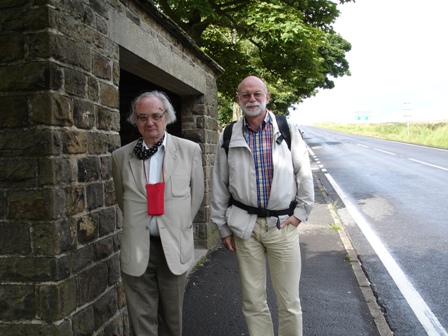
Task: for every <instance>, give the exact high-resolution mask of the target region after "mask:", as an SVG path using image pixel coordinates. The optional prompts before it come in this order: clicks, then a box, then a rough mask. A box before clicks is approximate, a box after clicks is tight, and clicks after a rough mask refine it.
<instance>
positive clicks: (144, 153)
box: [134, 135, 165, 160]
mask: <svg viewBox="0 0 448 336" xmlns="http://www.w3.org/2000/svg"><path fill="white" fill-rule="evenodd" d="M163 139H165V135H164V136H163V137H162V139H160V140H159V141H157V143H156V144H155V145H154V146H152V147H151V148H145V147H144V146H143V138H140V139H138V141H137V144H136V145H135V147H134V154H135V155H136V156H137V157H138V158H139V159H140V160H148V159H149V158H150V157H151V156H153V155H154V154H155V153H157V151H158V150H159V147H160V146H162V144H163Z"/></svg>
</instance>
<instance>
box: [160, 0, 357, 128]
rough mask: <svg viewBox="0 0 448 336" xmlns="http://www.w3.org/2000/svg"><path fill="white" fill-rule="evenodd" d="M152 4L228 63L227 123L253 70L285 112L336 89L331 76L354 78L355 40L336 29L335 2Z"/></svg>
mask: <svg viewBox="0 0 448 336" xmlns="http://www.w3.org/2000/svg"><path fill="white" fill-rule="evenodd" d="M347 1H350V0H340V3H341V4H342V3H344V2H347ZM153 2H154V5H155V6H157V8H158V9H159V10H160V11H162V12H163V13H164V14H165V15H167V16H169V17H170V18H171V19H172V20H173V21H174V22H175V23H176V24H177V25H179V26H180V27H181V28H182V29H183V30H185V31H186V32H187V33H188V34H189V35H190V36H191V37H192V39H193V40H194V41H195V43H196V44H197V45H198V46H199V47H200V48H201V49H202V50H203V51H204V52H205V53H207V54H208V55H209V56H211V57H212V58H213V59H214V60H215V61H216V62H217V63H218V64H220V65H221V66H222V67H223V68H224V70H225V72H224V74H222V75H221V76H220V77H219V78H218V89H219V102H220V106H221V109H220V122H221V123H223V124H225V123H227V122H228V121H229V120H230V117H231V113H232V106H231V102H233V101H234V97H235V93H236V87H237V85H238V83H239V82H240V81H241V80H242V79H243V78H244V77H246V76H248V75H256V76H259V77H260V78H262V79H263V80H264V81H265V82H266V83H267V84H268V87H269V91H270V92H271V103H270V108H272V109H273V110H276V111H278V112H279V113H287V108H288V107H289V106H290V105H291V104H292V103H295V102H301V101H302V100H303V99H304V98H307V97H310V96H313V95H315V94H316V92H317V89H318V88H323V89H331V88H333V87H334V82H333V81H332V78H336V77H340V76H344V75H350V71H349V64H348V62H347V60H346V59H345V54H346V52H348V51H349V50H350V49H351V45H350V43H348V42H347V41H345V40H344V39H343V38H342V37H341V36H340V35H339V34H337V33H336V32H335V31H334V29H333V24H334V22H335V20H336V18H337V17H338V16H339V10H338V9H337V4H336V3H334V2H332V1H330V0H283V1H281V0H271V1H261V0H153Z"/></svg>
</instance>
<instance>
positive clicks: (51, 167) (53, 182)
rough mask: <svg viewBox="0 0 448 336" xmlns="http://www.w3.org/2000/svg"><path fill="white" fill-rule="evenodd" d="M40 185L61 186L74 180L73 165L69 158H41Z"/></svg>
mask: <svg viewBox="0 0 448 336" xmlns="http://www.w3.org/2000/svg"><path fill="white" fill-rule="evenodd" d="M38 166H39V186H61V185H67V184H70V183H71V182H72V167H71V164H70V161H69V160H67V159H41V160H39V163H38Z"/></svg>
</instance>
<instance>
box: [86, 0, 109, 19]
mask: <svg viewBox="0 0 448 336" xmlns="http://www.w3.org/2000/svg"><path fill="white" fill-rule="evenodd" d="M90 7H91V8H92V9H93V10H94V11H95V13H96V14H98V15H99V16H102V17H103V18H106V19H107V18H108V7H107V3H106V1H104V0H93V1H90Z"/></svg>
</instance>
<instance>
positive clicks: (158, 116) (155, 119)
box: [137, 111, 166, 124]
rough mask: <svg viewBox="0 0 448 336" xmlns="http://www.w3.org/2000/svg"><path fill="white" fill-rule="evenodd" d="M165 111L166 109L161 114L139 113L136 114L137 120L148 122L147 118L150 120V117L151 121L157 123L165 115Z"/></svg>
mask: <svg viewBox="0 0 448 336" xmlns="http://www.w3.org/2000/svg"><path fill="white" fill-rule="evenodd" d="M165 113H166V111H165V112H163V113H162V114H158V113H153V114H150V115H148V114H140V115H137V120H138V121H139V122H141V123H142V124H144V123H146V122H148V120H150V119H151V121H152V122H153V123H159V122H161V121H162V118H163V116H164V115H165Z"/></svg>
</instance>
